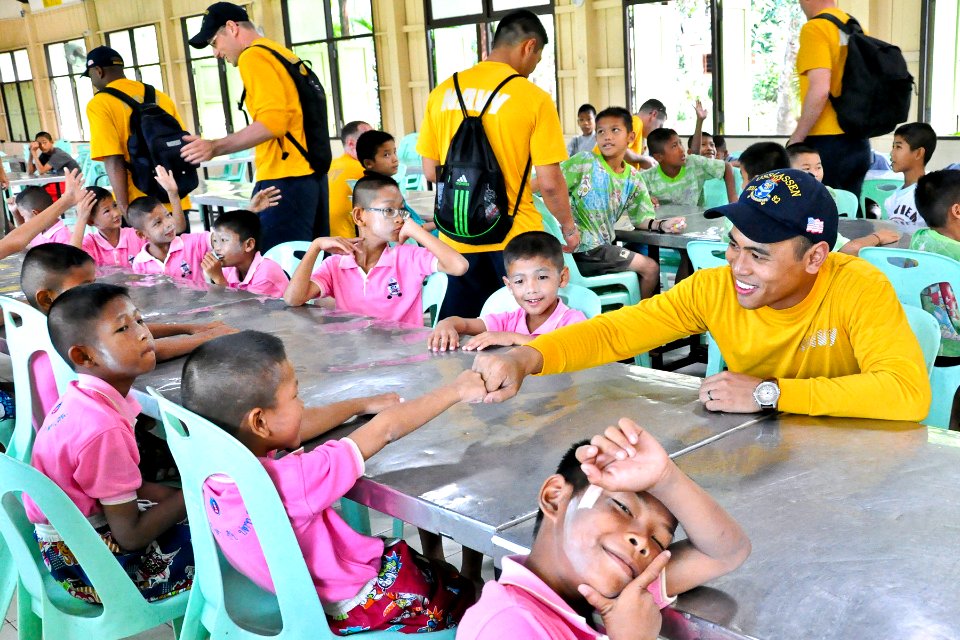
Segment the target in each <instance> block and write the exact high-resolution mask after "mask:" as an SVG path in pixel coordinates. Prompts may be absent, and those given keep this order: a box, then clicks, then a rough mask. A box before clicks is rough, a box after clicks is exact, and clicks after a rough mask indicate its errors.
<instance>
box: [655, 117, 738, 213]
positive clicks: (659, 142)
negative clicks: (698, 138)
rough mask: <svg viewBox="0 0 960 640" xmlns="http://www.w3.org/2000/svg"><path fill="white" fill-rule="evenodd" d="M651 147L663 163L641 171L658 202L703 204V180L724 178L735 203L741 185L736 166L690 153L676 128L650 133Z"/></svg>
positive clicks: (656, 158) (656, 157)
mask: <svg viewBox="0 0 960 640" xmlns="http://www.w3.org/2000/svg"><path fill="white" fill-rule="evenodd" d="M647 147H648V148H649V149H650V153H651V154H653V157H654V159H655V160H656V161H657V162H658V163H659V164H658V166H656V167H653V168H652V169H646V170H645V171H642V172H641V174H640V175H641V176H643V181H644V182H645V183H646V185H647V190H648V191H649V192H650V195H651V196H653V198H654V199H655V200H654V201H655V202H657V203H658V204H682V205H691V206H696V205H699V206H701V207H702V206H703V183H704V182H706V181H707V180H710V179H711V178H722V179H723V181H724V182H725V183H726V185H727V200H728V201H729V202H735V201H736V199H737V187H736V183H735V182H734V179H733V167H731V166H730V164H728V163H726V162H724V161H722V160H713V159H710V158H704V157H703V156H699V155H690V156H688V155H687V152H686V149H684V146H683V141H682V140H681V139H680V136H678V135H677V132H676V131H674V130H673V129H663V128H661V129H657V130H656V131H652V132H651V133H650V135H649V136H647Z"/></svg>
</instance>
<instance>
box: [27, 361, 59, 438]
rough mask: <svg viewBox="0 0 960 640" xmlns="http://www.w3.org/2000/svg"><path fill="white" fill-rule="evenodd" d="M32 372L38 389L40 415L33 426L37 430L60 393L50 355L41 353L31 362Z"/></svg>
mask: <svg viewBox="0 0 960 640" xmlns="http://www.w3.org/2000/svg"><path fill="white" fill-rule="evenodd" d="M30 373H31V375H32V376H33V387H34V389H35V390H36V401H37V402H38V403H39V406H38V407H37V408H38V409H39V410H40V411H39V415H35V416H34V420H33V428H34V430H37V429H39V428H40V424H41V423H42V422H43V419H44V418H45V417H46V415H47V414H48V413H50V409H53V405H55V404H57V400H59V399H60V393H59V392H58V391H57V379H56V378H55V377H54V375H53V366H52V365H51V364H50V356H48V355H47V354H46V353H39V354H37V357H36V358H34V360H33V362H32V363H30Z"/></svg>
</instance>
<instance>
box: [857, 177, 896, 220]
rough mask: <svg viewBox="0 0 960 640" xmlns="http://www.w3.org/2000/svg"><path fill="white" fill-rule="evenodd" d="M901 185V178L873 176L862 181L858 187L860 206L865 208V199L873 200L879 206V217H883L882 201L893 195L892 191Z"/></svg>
mask: <svg viewBox="0 0 960 640" xmlns="http://www.w3.org/2000/svg"><path fill="white" fill-rule="evenodd" d="M902 186H903V180H902V179H889V178H873V179H869V180H864V181H863V187H862V188H861V189H860V206H861V208H862V209H863V211H864V212H866V210H867V200H873V201H874V202H876V203H877V205H879V206H880V217H881V218H885V217H886V216H885V214H884V208H883V203H884V202H886V200H887V198H889V197H890V196H892V195H893V192H894V191H896V190H897V189H898V188H900V187H902Z"/></svg>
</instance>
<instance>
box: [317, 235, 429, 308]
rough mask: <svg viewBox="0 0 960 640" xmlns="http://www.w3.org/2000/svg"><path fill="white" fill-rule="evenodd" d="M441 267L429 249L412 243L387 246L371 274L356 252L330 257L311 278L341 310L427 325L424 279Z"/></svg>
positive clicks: (323, 294)
mask: <svg viewBox="0 0 960 640" xmlns="http://www.w3.org/2000/svg"><path fill="white" fill-rule="evenodd" d="M436 270H437V258H436V256H434V255H433V254H432V253H430V251H429V250H427V249H424V248H423V247H418V246H414V245H410V244H398V245H396V246H393V247H387V248H386V249H384V250H383V254H382V255H381V256H380V259H379V260H378V261H377V264H376V266H374V267H373V269H371V270H370V273H364V272H363V269H361V268H360V267H359V266H357V260H356V258H354V257H353V256H352V255H343V256H341V255H336V256H330V257H329V258H327V259H326V260H324V261H323V262H322V263H321V264H320V268H318V269H317V270H316V271H314V272H313V275H311V276H310V279H311V280H313V281H314V282H316V283H317V285H319V287H320V295H319V296H317V297H322V296H331V297H333V298H334V300H336V303H337V310H338V311H349V312H351V313H358V314H360V315H365V316H371V317H374V318H377V319H379V320H391V321H394V322H405V323H407V324H415V325H418V326H423V303H422V302H421V298H422V295H423V279H424V278H426V277H427V276H428V275H430V274H431V273H434V272H435V271H436Z"/></svg>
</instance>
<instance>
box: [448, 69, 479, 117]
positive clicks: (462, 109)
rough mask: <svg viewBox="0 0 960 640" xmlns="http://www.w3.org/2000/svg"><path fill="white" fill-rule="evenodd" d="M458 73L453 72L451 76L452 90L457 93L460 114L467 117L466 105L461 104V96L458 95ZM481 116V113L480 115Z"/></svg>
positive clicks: (460, 94)
mask: <svg viewBox="0 0 960 640" xmlns="http://www.w3.org/2000/svg"><path fill="white" fill-rule="evenodd" d="M459 75H460V74H459V73H456V72H454V74H453V90H454V91H456V92H457V100H458V101H460V113H462V114H463V117H464V118H466V117H467V105H465V104H464V103H463V94H462V93H460V80H459V78H458V77H457V76H459ZM480 115H481V116H482V115H483V114H482V113H481V114H480Z"/></svg>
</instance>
